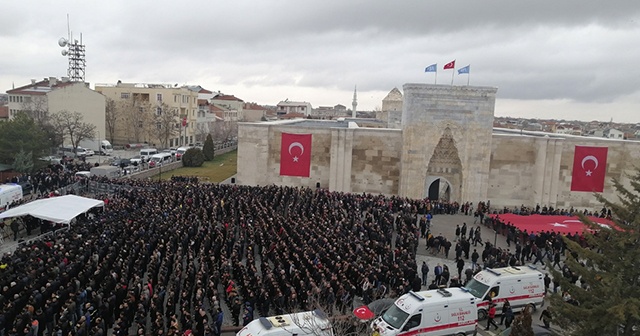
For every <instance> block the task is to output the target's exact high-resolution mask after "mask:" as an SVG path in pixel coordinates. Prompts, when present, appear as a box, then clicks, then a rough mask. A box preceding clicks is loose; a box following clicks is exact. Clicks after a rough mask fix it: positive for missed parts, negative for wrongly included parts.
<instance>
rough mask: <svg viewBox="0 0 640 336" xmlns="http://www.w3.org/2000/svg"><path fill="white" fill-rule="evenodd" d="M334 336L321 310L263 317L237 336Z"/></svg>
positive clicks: (248, 325)
mask: <svg viewBox="0 0 640 336" xmlns="http://www.w3.org/2000/svg"><path fill="white" fill-rule="evenodd" d="M292 335H298V336H304V335H314V336H333V328H332V327H331V322H330V321H329V319H328V318H327V316H326V315H325V314H324V313H322V312H321V311H320V310H314V311H308V312H302V313H296V314H287V315H280V316H273V317H261V318H259V319H257V320H253V321H251V322H250V323H249V324H247V325H246V326H244V327H243V328H242V329H240V331H238V333H237V334H236V336H292Z"/></svg>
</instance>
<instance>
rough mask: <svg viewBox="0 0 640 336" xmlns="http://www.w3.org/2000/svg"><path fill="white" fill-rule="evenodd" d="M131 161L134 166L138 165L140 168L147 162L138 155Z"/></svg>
mask: <svg viewBox="0 0 640 336" xmlns="http://www.w3.org/2000/svg"><path fill="white" fill-rule="evenodd" d="M130 161H131V164H132V165H134V166H135V165H136V163H137V165H138V166H140V165H141V164H142V163H143V162H145V160H144V159H143V158H142V156H140V155H136V156H134V157H132V158H131V159H130Z"/></svg>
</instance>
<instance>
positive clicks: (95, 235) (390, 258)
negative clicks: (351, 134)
mask: <svg viewBox="0 0 640 336" xmlns="http://www.w3.org/2000/svg"><path fill="white" fill-rule="evenodd" d="M114 183H119V184H123V185H124V184H126V185H128V187H127V188H121V189H119V191H118V192H117V193H116V194H114V195H104V196H102V197H103V198H104V199H105V204H106V205H105V208H104V211H99V212H97V213H95V214H91V216H87V217H84V216H83V217H82V218H78V221H77V223H76V224H75V225H73V226H72V227H71V228H70V229H69V230H67V231H63V232H58V233H56V234H55V235H52V236H49V237H46V238H43V239H41V240H38V241H35V242H33V243H30V244H29V245H28V246H23V247H20V248H19V249H18V250H16V251H15V252H14V253H13V254H7V255H4V256H3V257H2V259H1V260H0V288H2V296H1V298H0V307H1V313H0V330H1V331H0V333H3V334H4V335H106V334H107V332H108V331H109V329H113V330H112V331H111V332H112V333H113V334H115V335H127V334H128V333H129V331H130V330H132V331H133V330H135V332H136V333H137V334H139V335H151V334H154V335H181V334H182V333H184V332H185V331H187V330H190V331H191V332H192V333H193V334H195V335H218V334H220V332H221V327H222V325H223V323H225V324H229V323H233V324H246V323H249V322H250V321H251V320H252V319H253V318H255V317H257V316H258V315H259V316H269V315H272V314H281V313H284V312H290V311H295V310H307V309H313V308H314V307H316V306H317V305H323V306H325V307H332V309H335V310H336V311H346V310H347V309H348V308H351V302H352V300H353V298H354V297H355V296H361V297H368V299H369V300H373V299H375V298H376V297H380V296H383V295H385V294H386V293H389V292H397V293H399V294H402V293H404V292H406V291H407V290H408V289H410V283H409V280H410V279H415V278H416V277H417V265H416V262H415V253H416V248H417V242H418V239H419V237H418V235H416V233H417V232H418V223H417V218H418V215H419V214H426V213H427V212H428V211H429V210H428V209H429V207H430V206H431V205H430V204H428V202H425V201H414V200H408V199H404V198H398V197H390V198H389V197H385V196H379V195H367V194H342V193H333V192H328V191H325V190H311V189H300V188H289V187H277V186H264V187H242V186H235V185H211V184H198V183H196V182H195V181H193V180H189V179H187V180H173V181H169V182H151V181H135V180H133V181H118V182H114ZM396 214H397V216H395V215H396ZM90 217H91V218H92V219H90ZM394 236H395V241H393V237H394ZM223 300H224V301H226V302H225V303H226V305H227V306H228V307H230V308H231V310H232V313H233V314H232V315H234V316H226V317H225V316H224V313H223V310H222V309H221V304H222V301H223Z"/></svg>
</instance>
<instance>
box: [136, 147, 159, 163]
mask: <svg viewBox="0 0 640 336" xmlns="http://www.w3.org/2000/svg"><path fill="white" fill-rule="evenodd" d="M156 154H158V150H157V149H155V148H143V149H141V150H140V157H141V158H142V159H143V160H144V161H149V158H151V156H152V155H156Z"/></svg>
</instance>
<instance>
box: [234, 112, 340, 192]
mask: <svg viewBox="0 0 640 336" xmlns="http://www.w3.org/2000/svg"><path fill="white" fill-rule="evenodd" d="M282 133H293V134H312V140H311V169H310V174H309V177H298V176H280V145H281V143H282V142H281V140H282V138H281V136H282ZM238 139H239V141H238V175H237V181H236V182H237V183H238V184H243V185H267V184H277V185H285V186H298V187H309V188H315V187H316V183H318V182H319V183H320V186H321V187H323V188H328V186H329V176H330V171H329V164H330V150H331V129H329V128H305V127H299V126H295V123H290V124H287V123H283V124H270V123H255V124H250V123H247V124H240V126H239V127H238Z"/></svg>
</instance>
